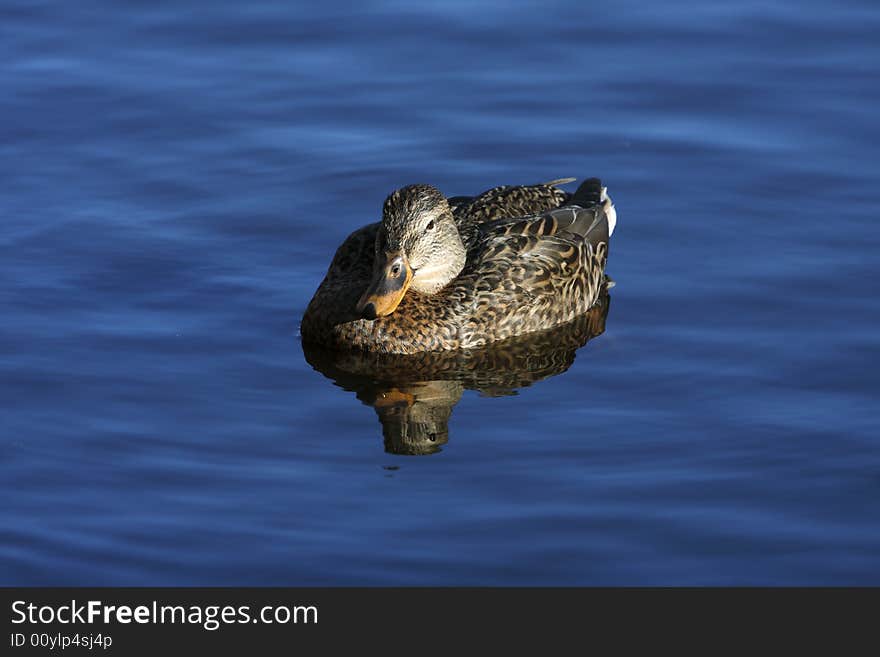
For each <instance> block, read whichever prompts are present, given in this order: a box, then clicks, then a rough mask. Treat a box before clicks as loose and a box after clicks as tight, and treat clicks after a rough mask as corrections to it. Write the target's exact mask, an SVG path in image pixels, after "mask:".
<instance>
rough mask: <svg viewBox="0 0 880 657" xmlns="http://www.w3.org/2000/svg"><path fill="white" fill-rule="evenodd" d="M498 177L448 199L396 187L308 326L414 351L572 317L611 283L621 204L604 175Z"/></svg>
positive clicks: (350, 243) (319, 337) (316, 300)
mask: <svg viewBox="0 0 880 657" xmlns="http://www.w3.org/2000/svg"><path fill="white" fill-rule="evenodd" d="M562 182H570V180H563V181H555V182H553V183H546V184H542V185H532V186H507V187H496V188H494V189H491V190H489V191H487V192H484V193H483V194H481V195H479V196H476V197H473V198H471V197H454V198H450V199H446V198H445V197H444V196H443V195H442V194H441V193H440V192H439V191H437V190H436V189H435V188H433V187H431V186H430V185H411V186H409V187H404V188H402V189H400V190H397V191H396V192H394V193H392V194H391V195H390V196H389V197H388V198H387V200H386V201H385V205H384V208H383V214H382V221H381V222H379V223H375V224H370V225H369V226H365V227H364V228H361V229H360V230H357V231H355V232H354V233H352V234H351V235H350V236H349V237H348V239H346V240H345V242H344V243H343V244H342V246H340V247H339V249H338V250H337V252H336V255H335V257H334V258H333V262H332V263H331V264H330V268H329V270H328V271H327V275H326V277H325V278H324V281H323V282H322V283H321V285H320V287H319V288H318V290H317V292H316V293H315V296H314V297H313V298H312V300H311V302H310V303H309V307H308V309H307V310H306V313H305V316H304V317H303V321H302V327H301V332H302V336H303V339H304V340H305V341H308V342H312V343H317V344H322V345H325V346H327V347H331V348H355V349H359V350H362V351H372V352H382V353H397V354H414V353H418V352H424V351H442V350H451V349H472V348H475V347H480V346H483V345H486V344H489V343H491V342H494V341H497V340H505V339H508V338H511V337H515V336H518V335H524V334H526V333H531V332H534V331H542V330H546V329H549V328H552V327H554V326H558V325H561V324H565V323H568V322H571V321H572V320H574V319H575V318H576V317H577V316H579V315H582V314H583V313H585V312H586V311H587V310H588V309H589V308H591V307H592V306H593V305H594V304H595V303H596V301H597V300H598V299H599V297H600V295H601V294H602V292H603V291H604V290H605V288H606V284H607V279H606V277H605V262H606V258H607V255H608V241H609V238H610V236H611V233H612V231H613V230H614V226H615V223H616V216H617V215H616V212H615V210H614V206H613V205H612V203H611V199H610V198H609V197H608V196H607V195H606V193H605V188H604V187H602V184H601V183H600V181H599V180H598V179H597V178H592V179H590V180H587V181H585V182H584V183H583V184H582V185H581V186H580V187H579V188H578V189H577V191H576V192H575V193H574V194H568V193H567V192H564V191H562V190H561V189H559V188H557V187H556V186H555V185H556V184H560V183H562Z"/></svg>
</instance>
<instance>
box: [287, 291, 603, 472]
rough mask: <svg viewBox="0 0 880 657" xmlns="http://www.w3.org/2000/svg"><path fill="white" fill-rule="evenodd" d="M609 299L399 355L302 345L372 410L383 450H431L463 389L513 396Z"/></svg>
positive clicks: (572, 348) (567, 362)
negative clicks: (546, 319)
mask: <svg viewBox="0 0 880 657" xmlns="http://www.w3.org/2000/svg"><path fill="white" fill-rule="evenodd" d="M610 303H611V299H610V297H609V295H608V294H605V295H603V296H602V297H601V298H600V300H599V302H598V304H597V305H596V306H594V307H593V308H592V309H591V310H590V311H589V312H588V313H586V314H585V315H582V316H581V317H579V318H577V319H575V320H574V321H572V322H570V323H568V324H565V325H563V326H558V327H556V328H553V329H550V330H547V331H542V332H540V333H532V334H530V335H528V336H523V337H520V338H513V339H510V340H504V341H501V342H496V343H494V344H492V345H490V346H488V347H485V348H482V349H469V350H458V351H449V352H445V351H444V352H433V353H424V354H416V355H408V356H399V355H389V354H371V353H361V352H345V351H331V350H328V349H326V348H323V347H318V346H314V345H310V344H306V343H303V351H304V353H305V357H306V361H308V363H309V364H310V365H311V366H312V367H313V368H314V369H315V370H317V371H318V372H321V373H322V374H323V375H324V376H326V377H327V378H328V379H331V380H332V381H333V382H334V383H335V384H336V385H338V386H339V387H341V388H343V389H344V390H348V391H350V392H354V393H355V394H356V396H357V398H358V399H359V400H361V402H363V403H364V404H367V405H368V406H372V407H373V408H375V409H376V414H377V415H378V416H379V422H380V423H381V424H382V435H383V438H384V442H385V451H386V452H388V453H390V454H409V455H424V454H433V453H435V452H438V451H440V448H441V446H442V445H444V444H446V442H447V441H448V440H449V418H450V416H451V415H452V409H453V408H454V407H455V405H456V404H457V403H458V400H459V399H461V395H462V393H463V392H464V391H465V390H476V391H478V392H480V394H481V395H483V396H488V397H498V396H504V395H513V394H516V391H517V390H518V389H519V388H524V387H526V386H530V385H532V384H533V383H536V382H537V381H541V380H542V379H546V378H548V377H551V376H555V375H557V374H561V373H562V372H565V371H566V370H567V369H568V368H569V367H571V364H572V363H573V362H574V359H575V353H576V352H577V350H578V349H579V348H580V347H582V346H584V345H585V344H586V343H587V342H588V341H589V340H590V339H592V338H595V337H596V336H598V335H601V334H602V333H603V332H604V331H605V320H606V318H607V316H608V309H609V307H610Z"/></svg>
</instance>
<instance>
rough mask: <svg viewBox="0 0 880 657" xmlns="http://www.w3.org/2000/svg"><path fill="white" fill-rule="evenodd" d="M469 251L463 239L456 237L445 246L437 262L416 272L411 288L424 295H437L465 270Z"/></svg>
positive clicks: (430, 263)
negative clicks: (462, 241)
mask: <svg viewBox="0 0 880 657" xmlns="http://www.w3.org/2000/svg"><path fill="white" fill-rule="evenodd" d="M466 260H467V251H466V250H465V248H464V244H462V243H461V238H460V237H459V236H458V235H456V236H455V239H454V240H448V241H447V243H445V244H444V245H443V252H442V253H439V254H438V257H437V258H436V260H435V261H433V262H429V263H428V264H427V265H424V266H423V267H421V268H420V269H418V270H417V271H416V272H415V276H413V279H412V284H411V285H410V287H411V288H412V289H413V290H415V291H417V292H421V293H422V294H436V293H437V292H439V291H440V290H442V289H443V288H444V287H446V286H447V285H448V284H449V283H450V282H451V281H452V280H453V279H454V278H455V277H456V276H458V275H459V274H460V273H461V270H462V269H464V263H465V261H466Z"/></svg>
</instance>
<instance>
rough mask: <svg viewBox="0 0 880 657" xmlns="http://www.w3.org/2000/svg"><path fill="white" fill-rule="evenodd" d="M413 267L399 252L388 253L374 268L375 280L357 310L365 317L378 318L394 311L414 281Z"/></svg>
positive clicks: (359, 302)
mask: <svg viewBox="0 0 880 657" xmlns="http://www.w3.org/2000/svg"><path fill="white" fill-rule="evenodd" d="M412 277H413V274H412V269H411V268H410V266H409V263H408V262H407V261H406V258H405V257H403V256H402V255H401V254H399V253H388V254H386V255H385V258H384V262H383V263H382V264H381V266H379V267H375V268H374V273H373V280H372V281H370V285H369V286H368V287H367V291H366V292H364V294H363V296H362V297H361V298H360V301H358V304H357V312H358V314H360V315H361V317H364V318H365V319H376V318H377V317H384V316H386V315H390V314H391V313H393V312H394V311H395V310H396V309H397V306H399V305H400V302H401V301H402V300H403V295H404V294H406V291H407V289H409V284H410V283H411V282H412Z"/></svg>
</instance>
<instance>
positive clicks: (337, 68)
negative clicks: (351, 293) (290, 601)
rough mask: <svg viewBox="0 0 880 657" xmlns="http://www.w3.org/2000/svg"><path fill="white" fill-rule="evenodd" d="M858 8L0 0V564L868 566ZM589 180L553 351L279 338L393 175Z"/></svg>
mask: <svg viewBox="0 0 880 657" xmlns="http://www.w3.org/2000/svg"><path fill="white" fill-rule="evenodd" d="M878 31H880V10H878V9H877V8H876V3H872V2H863V3H858V2H842V3H831V2H828V3H819V2H796V3H795V2H790V3H764V2H760V3H759V2H745V3H726V2H705V3H697V4H694V3H690V2H678V1H674V2H666V3H662V4H657V3H651V2H620V3H612V4H607V5H606V4H598V3H597V4H591V5H590V4H587V3H579V2H570V3H538V4H530V3H528V4H526V3H517V4H515V5H509V6H506V7H502V6H501V5H497V6H496V5H493V4H482V5H478V4H474V3H469V2H467V3H466V2H454V3H437V4H419V5H418V6H415V5H411V4H410V3H402V2H379V3H367V4H357V5H352V6H345V5H340V4H338V3H323V4H322V5H320V6H317V5H315V6H311V7H305V6H303V7H297V6H294V5H290V4H286V3H285V4H281V3H279V4H277V5H275V4H269V3H224V4H219V3H208V2H204V3H198V2H178V3H174V4H173V6H171V5H169V6H164V5H163V6H158V5H154V4H153V3H133V4H130V5H126V6H125V7H124V8H123V7H122V6H121V5H118V4H117V3H110V2H107V3H96V2H88V1H86V2H80V3H55V4H51V3H40V2H30V1H29V2H17V1H15V0H13V1H12V2H6V3H4V4H3V7H2V8H0V34H2V38H0V89H2V90H3V93H2V95H0V136H2V139H0V181H2V182H0V189H2V194H0V281H2V284H0V309H2V320H3V321H2V322H0V399H2V413H0V497H2V500H3V503H2V505H0V583H3V584H49V583H52V584H129V585H150V584H154V585H160V584H213V585H219V584H257V585H261V584H291V585H298V584H404V585H408V584H818V583H825V584H863V583H872V584H880V524H878V520H880V516H878V514H877V500H878V497H880V436H878V415H877V411H878V406H877V393H878V390H880V380H878V379H880V376H878V367H877V365H878V360H880V340H878V334H877V324H878V319H880V301H878V295H877V294H876V281H877V280H878V267H877V258H878V252H880V251H878V249H880V230H878V227H877V217H876V214H877V203H878V200H880V191H878V190H880V187H878V183H880V181H878V174H877V172H878V169H877V144H878V137H880V134H878V132H880V131H878V128H877V125H878V123H877V107H878V105H880V85H878V84H877V80H878V78H877V65H878V62H880V41H878V38H877V34H878ZM592 175H597V176H601V177H602V178H603V180H604V181H605V182H606V184H607V185H608V187H609V190H610V192H611V193H612V196H613V197H614V200H615V202H616V204H617V207H618V211H619V224H618V230H617V232H616V233H615V235H614V239H613V241H612V245H611V257H610V261H609V273H610V274H611V275H612V276H613V277H614V278H615V279H616V281H617V287H615V288H614V289H613V290H612V294H611V299H610V303H609V304H608V307H607V308H606V309H605V310H606V311H607V317H605V316H602V317H599V318H595V319H594V320H593V321H595V322H598V324H595V325H593V327H592V329H591V330H593V329H597V328H598V329H601V330H597V331H593V332H595V333H598V335H595V336H594V337H593V338H592V339H591V340H589V342H587V344H586V345H584V346H583V347H581V348H580V349H579V350H577V352H576V353H575V351H574V347H573V346H572V347H571V349H570V352H567V351H565V348H564V346H563V347H559V349H561V351H559V352H558V353H557V354H556V355H555V356H553V357H552V358H548V359H545V360H540V359H533V360H529V356H527V355H525V356H524V355H523V354H522V353H514V354H513V356H510V354H508V353H506V352H505V353H504V354H500V355H499V354H497V353H493V354H489V355H485V356H481V357H480V360H479V361H478V362H476V361H475V362H476V364H475V365H474V364H473V363H472V364H471V365H469V366H468V367H470V368H471V369H470V370H468V371H467V372H466V373H462V372H461V367H460V363H459V364H456V365H455V366H454V367H453V368H452V369H453V370H454V372H458V374H455V375H449V376H445V377H444V376H441V375H440V374H438V372H437V371H435V370H431V371H420V372H418V373H417V374H418V375H416V374H412V375H409V376H404V375H403V374H401V373H400V372H399V371H398V372H396V373H395V372H392V373H391V374H388V372H384V373H380V372H378V371H371V370H370V369H369V367H367V369H366V370H364V369H363V367H362V366H363V363H360V364H358V363H351V362H342V363H341V362H339V361H338V360H334V359H333V357H332V355H331V356H330V357H327V355H326V354H325V355H320V354H318V355H315V354H314V353H311V352H309V351H308V350H306V351H304V349H303V345H302V344H301V342H300V340H299V337H298V326H299V321H300V318H301V317H302V313H303V311H304V310H305V307H306V304H307V303H308V301H309V298H310V297H311V294H312V292H313V291H314V289H315V288H316V286H317V285H318V283H319V282H320V280H321V278H322V276H323V274H324V271H325V269H326V266H327V264H328V262H329V259H330V257H331V256H332V253H333V251H334V249H335V247H336V246H337V245H338V244H339V243H340V242H341V241H342V239H344V237H345V236H346V235H347V234H348V233H350V232H351V231H352V230H353V229H354V228H357V227H359V226H361V225H363V224H364V223H367V222H370V221H374V220H376V219H377V218H378V216H379V212H380V208H381V203H382V200H383V199H384V197H385V195H386V194H387V193H388V192H389V191H391V190H392V189H394V188H395V187H398V186H401V185H403V184H407V183H411V182H419V181H424V182H431V183H433V184H435V185H437V186H438V187H439V188H440V189H441V190H443V191H444V192H446V193H448V194H450V195H452V194H473V193H477V192H480V191H482V190H484V189H486V188H488V187H492V186H494V185H496V184H500V183H533V182H539V181H543V180H549V179H553V178H558V177H563V176H578V177H581V178H582V177H586V176H592ZM582 337H583V339H584V340H585V339H586V337H589V336H588V335H586V334H585V335H584V336H582ZM581 342H583V340H581ZM572 361H573V362H572ZM313 365H314V367H313ZM340 368H341V369H340ZM358 368H360V369H358ZM456 368H458V369H456ZM529 368H531V369H529ZM523 370H527V371H525V372H523ZM353 371H354V373H352V372H353ZM446 371H447V372H448V371H449V368H447V369H446ZM395 377H399V378H400V379H401V380H399V381H398V379H397V378H395ZM386 379H387V380H386ZM389 380H390V383H389ZM514 393H515V394H514ZM432 435H433V438H431V436H432ZM414 454H418V455H414Z"/></svg>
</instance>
